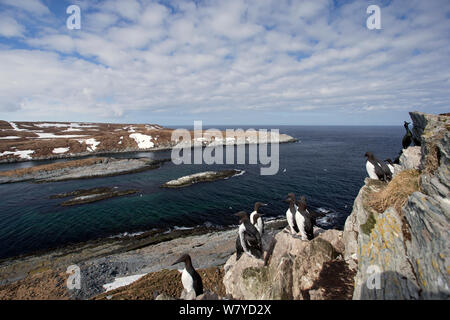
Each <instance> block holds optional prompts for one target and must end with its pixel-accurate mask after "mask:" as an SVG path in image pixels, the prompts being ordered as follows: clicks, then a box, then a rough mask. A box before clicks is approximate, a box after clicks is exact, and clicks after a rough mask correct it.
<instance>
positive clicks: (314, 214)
mask: <svg viewBox="0 0 450 320" xmlns="http://www.w3.org/2000/svg"><path fill="white" fill-rule="evenodd" d="M307 212H308V213H309V216H310V217H311V218H314V219H318V218H323V217H325V216H326V214H325V213H322V212H317V211H314V210H311V209H307Z"/></svg>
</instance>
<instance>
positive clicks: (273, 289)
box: [223, 229, 354, 300]
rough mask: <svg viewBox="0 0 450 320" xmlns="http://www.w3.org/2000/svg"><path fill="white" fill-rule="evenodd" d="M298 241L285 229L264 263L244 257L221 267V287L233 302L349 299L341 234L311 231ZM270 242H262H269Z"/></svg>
mask: <svg viewBox="0 0 450 320" xmlns="http://www.w3.org/2000/svg"><path fill="white" fill-rule="evenodd" d="M315 234H316V237H315V238H314V239H313V240H311V241H307V240H301V239H299V238H296V237H293V236H292V235H291V234H290V233H289V232H288V231H287V230H286V229H285V230H283V231H281V232H279V233H277V234H276V235H275V237H274V240H275V241H274V242H273V243H274V246H273V251H272V254H271V255H270V251H269V255H270V257H267V256H266V259H265V261H263V260H259V259H256V258H253V257H250V256H248V255H242V257H241V258H240V259H239V260H238V261H236V255H235V254H233V255H232V256H231V257H230V258H229V259H228V261H227V263H226V264H225V266H224V270H225V276H224V280H223V282H224V285H225V288H226V292H227V294H229V295H231V296H232V297H233V298H234V299H269V300H271V299H276V300H278V299H284V300H285V299H320V300H322V299H349V298H351V293H352V291H353V275H354V274H353V273H352V271H351V270H350V269H349V268H348V266H347V264H346V263H345V261H343V259H342V253H343V252H342V251H343V249H344V245H343V242H342V231H338V230H327V231H323V230H321V229H316V230H315ZM269 242H270V241H266V243H269Z"/></svg>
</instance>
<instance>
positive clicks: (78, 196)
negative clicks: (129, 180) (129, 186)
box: [50, 187, 138, 206]
mask: <svg viewBox="0 0 450 320" xmlns="http://www.w3.org/2000/svg"><path fill="white" fill-rule="evenodd" d="M136 192H138V190H123V191H120V190H115V189H114V188H110V187H101V188H93V189H81V190H76V191H72V192H66V193H60V194H56V195H53V196H50V199H60V198H67V197H72V196H74V198H72V199H70V200H67V201H64V202H62V203H61V205H62V206H74V205H77V204H86V203H92V202H96V201H100V200H105V199H109V198H114V197H120V196H125V195H130V194H135V193H136Z"/></svg>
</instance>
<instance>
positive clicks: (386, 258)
mask: <svg viewBox="0 0 450 320" xmlns="http://www.w3.org/2000/svg"><path fill="white" fill-rule="evenodd" d="M410 115H411V118H412V120H413V124H414V127H413V130H412V132H413V135H414V138H415V139H416V140H419V141H420V147H419V146H416V147H409V148H407V149H404V150H403V153H402V155H401V156H400V167H401V170H400V172H397V173H396V177H394V179H393V181H391V182H390V184H389V185H386V184H385V185H382V184H380V185H379V186H378V191H375V193H374V186H375V184H374V181H372V180H371V179H366V180H365V185H364V186H363V187H362V188H361V190H360V192H359V194H358V196H357V197H356V199H355V203H354V206H353V211H352V213H351V214H350V216H349V217H348V218H347V221H346V223H345V228H344V234H343V238H344V243H345V251H344V258H345V259H346V260H347V261H351V260H353V261H354V262H355V264H354V266H355V265H356V264H357V268H356V269H357V274H356V278H355V290H354V293H353V299H448V298H449V297H450V289H449V287H450V277H449V274H450V273H449V270H450V269H449V265H450V264H449V262H450V261H449V258H448V257H449V255H450V249H449V245H448V242H449V230H450V201H449V200H448V199H449V195H450V194H449V187H450V175H449V170H448V168H449V155H450V144H449V136H450V131H449V126H448V124H447V120H448V119H449V116H448V115H439V116H436V115H428V114H424V113H420V112H411V113H410ZM411 169H412V170H411ZM377 183H378V182H377ZM415 184H417V185H415ZM377 197H378V199H374V198H377ZM377 200H379V201H378V202H377ZM374 207H375V208H374ZM380 208H381V210H380ZM374 209H376V210H374Z"/></svg>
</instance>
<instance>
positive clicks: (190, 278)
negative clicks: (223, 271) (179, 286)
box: [172, 254, 203, 296]
mask: <svg viewBox="0 0 450 320" xmlns="http://www.w3.org/2000/svg"><path fill="white" fill-rule="evenodd" d="M180 262H184V266H185V267H184V269H183V271H182V272H181V282H182V283H183V287H184V289H185V290H186V291H187V292H191V291H192V290H194V292H195V295H196V296H198V295H201V294H202V293H203V282H202V278H201V277H200V275H199V274H198V273H197V271H195V269H194V267H193V266H192V262H191V257H190V256H189V255H188V254H183V255H182V256H181V257H180V258H179V259H178V260H177V261H175V262H174V263H173V264H172V265H175V264H177V263H180Z"/></svg>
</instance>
